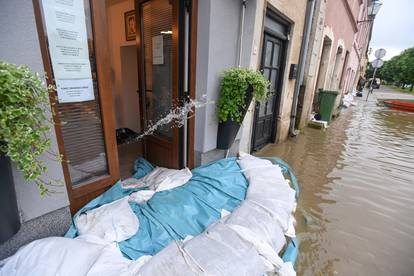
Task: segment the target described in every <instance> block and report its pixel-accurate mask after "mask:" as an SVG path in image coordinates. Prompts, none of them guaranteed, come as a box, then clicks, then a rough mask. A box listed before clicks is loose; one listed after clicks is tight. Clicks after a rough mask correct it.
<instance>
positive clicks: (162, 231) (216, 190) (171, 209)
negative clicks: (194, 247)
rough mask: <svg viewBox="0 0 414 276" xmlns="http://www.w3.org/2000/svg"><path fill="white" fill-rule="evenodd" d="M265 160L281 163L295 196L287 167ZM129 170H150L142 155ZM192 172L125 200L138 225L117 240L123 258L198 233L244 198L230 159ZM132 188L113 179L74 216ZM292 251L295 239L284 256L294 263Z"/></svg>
mask: <svg viewBox="0 0 414 276" xmlns="http://www.w3.org/2000/svg"><path fill="white" fill-rule="evenodd" d="M267 159H269V160H271V161H272V163H274V164H278V165H279V166H281V168H282V169H283V171H284V172H286V173H288V174H289V176H290V178H291V181H292V185H293V187H294V188H295V190H296V195H297V196H298V195H299V185H298V183H297V180H296V177H295V175H294V174H293V172H292V170H291V169H290V167H289V165H288V164H286V163H285V162H284V161H283V160H281V159H279V158H276V157H271V158H267ZM134 169H135V172H136V173H135V175H134V177H137V178H139V177H142V176H144V175H145V174H147V173H148V172H150V171H151V170H152V169H153V167H152V165H151V164H149V163H148V162H147V161H145V160H144V159H138V160H137V161H136V162H135V165H134ZM192 173H193V177H192V178H191V179H190V181H189V182H187V183H186V184H185V185H183V186H180V187H177V188H174V189H172V190H167V191H162V192H157V193H155V195H154V196H153V197H152V198H151V199H150V200H149V201H148V202H147V203H145V204H142V205H139V204H137V203H135V202H130V205H131V208H132V210H133V211H134V213H135V214H136V215H137V217H138V219H139V222H140V226H139V229H138V231H137V233H136V234H135V235H134V236H133V237H131V238H130V239H128V240H126V241H123V242H120V243H119V248H120V250H121V252H122V253H123V254H124V255H125V256H126V257H128V258H130V259H137V258H139V257H141V256H143V255H155V254H156V253H158V252H159V251H160V250H162V249H163V248H164V247H166V246H167V245H168V244H169V243H170V242H171V241H172V240H182V239H184V238H185V237H186V236H188V235H192V236H195V235H198V234H200V233H202V232H203V231H204V230H205V229H206V228H207V226H208V225H210V224H211V223H213V222H214V221H216V220H219V219H220V217H221V211H222V209H224V210H227V211H230V212H231V211H233V209H235V208H236V207H237V206H238V205H239V204H240V203H241V201H242V200H244V199H245V196H246V190H247V187H248V182H247V180H246V178H245V177H244V175H243V173H242V172H241V171H240V167H239V165H238V164H237V162H236V158H227V159H222V160H219V161H215V162H212V163H209V164H206V165H203V166H201V167H198V168H195V169H193V170H192ZM137 190H138V189H129V190H125V189H123V188H122V187H121V183H120V182H117V183H116V184H115V185H114V186H113V187H112V188H111V189H109V190H108V191H106V192H105V193H104V194H102V195H101V196H99V197H97V198H95V199H94V200H92V201H91V202H89V203H88V204H87V205H85V206H84V207H83V208H82V209H80V210H79V211H78V212H77V213H76V215H75V216H74V218H75V217H77V216H79V214H81V213H84V212H86V211H88V210H91V209H94V208H97V207H99V206H102V205H104V204H107V203H110V202H112V201H114V200H117V199H120V198H122V197H124V196H127V195H129V194H131V193H133V192H135V191H137ZM76 236H77V231H76V227H75V225H74V224H73V223H72V226H71V227H70V229H69V230H68V232H67V233H66V235H65V237H70V238H74V237H76ZM297 252H298V241H296V240H292V241H291V242H290V244H289V245H288V247H287V250H286V252H285V255H284V257H286V259H289V261H292V262H293V263H294V262H295V260H296V257H297Z"/></svg>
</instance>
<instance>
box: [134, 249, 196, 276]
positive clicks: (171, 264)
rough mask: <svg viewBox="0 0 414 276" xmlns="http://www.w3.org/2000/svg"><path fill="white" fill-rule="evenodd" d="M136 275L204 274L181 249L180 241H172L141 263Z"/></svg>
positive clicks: (179, 275) (183, 275)
mask: <svg viewBox="0 0 414 276" xmlns="http://www.w3.org/2000/svg"><path fill="white" fill-rule="evenodd" d="M137 275H139V276H153V275H157V276H164V275H165V276H196V275H204V274H203V271H201V270H200V269H199V268H198V266H197V265H196V264H194V263H193V262H192V260H191V258H190V257H189V256H187V255H186V253H185V252H184V251H183V250H182V248H181V243H180V242H176V241H173V242H171V243H170V244H169V245H168V246H167V247H166V248H164V249H163V250H161V251H160V252H158V253H157V254H156V255H155V256H153V257H152V258H151V259H150V260H149V261H148V262H147V263H146V264H145V265H143V266H142V268H141V269H140V270H139V273H138V274H137Z"/></svg>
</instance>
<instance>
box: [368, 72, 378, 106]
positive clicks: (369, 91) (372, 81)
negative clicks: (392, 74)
mask: <svg viewBox="0 0 414 276" xmlns="http://www.w3.org/2000/svg"><path fill="white" fill-rule="evenodd" d="M377 69H378V68H375V69H374V74H373V76H372V80H371V83H370V85H369V90H368V94H367V98H366V99H365V101H368V97H369V94H371V93H372V90H373V88H372V84H373V83H374V80H375V75H376V74H377Z"/></svg>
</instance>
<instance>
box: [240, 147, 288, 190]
mask: <svg viewBox="0 0 414 276" xmlns="http://www.w3.org/2000/svg"><path fill="white" fill-rule="evenodd" d="M237 162H238V164H239V166H240V168H241V170H242V172H243V174H244V176H245V177H246V178H247V179H248V180H250V179H252V178H262V179H267V180H271V181H275V182H276V183H279V182H281V183H283V182H284V181H285V178H284V176H283V173H282V169H281V168H280V167H279V166H278V165H274V164H272V162H271V161H269V160H266V159H261V158H257V157H254V156H252V155H250V154H246V153H240V158H239V160H237Z"/></svg>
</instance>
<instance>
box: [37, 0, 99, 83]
mask: <svg viewBox="0 0 414 276" xmlns="http://www.w3.org/2000/svg"><path fill="white" fill-rule="evenodd" d="M83 1H84V0H43V11H44V18H45V24H46V31H47V37H48V42H49V53H50V57H51V61H52V67H53V73H54V76H55V79H90V78H92V76H91V65H90V61H89V50H88V37H87V30H86V21H85V7H84V2H83Z"/></svg>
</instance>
